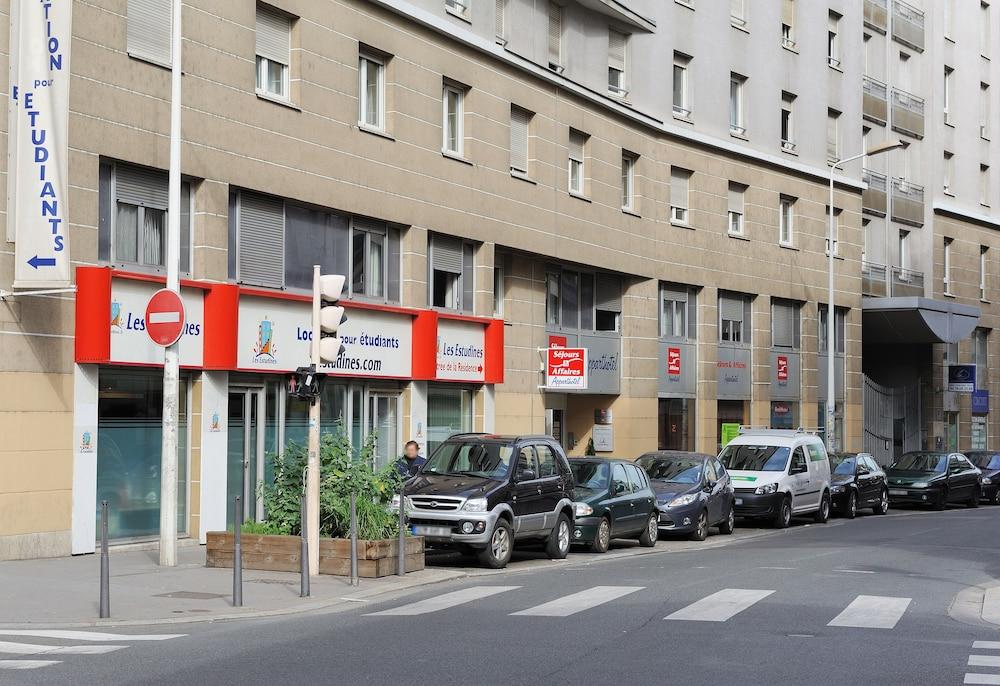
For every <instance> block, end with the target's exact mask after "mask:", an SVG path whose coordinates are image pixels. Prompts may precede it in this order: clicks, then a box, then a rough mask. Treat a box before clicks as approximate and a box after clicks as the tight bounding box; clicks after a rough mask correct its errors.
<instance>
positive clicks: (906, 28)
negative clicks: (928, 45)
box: [892, 0, 924, 52]
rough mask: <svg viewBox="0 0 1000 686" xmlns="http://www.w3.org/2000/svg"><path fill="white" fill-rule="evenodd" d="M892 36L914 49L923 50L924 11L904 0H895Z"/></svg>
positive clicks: (893, 4)
mask: <svg viewBox="0 0 1000 686" xmlns="http://www.w3.org/2000/svg"><path fill="white" fill-rule="evenodd" d="M892 37H893V38H894V39H896V40H897V41H899V42H900V43H902V44H904V45H908V46H910V47H911V48H913V49H914V50H919V51H920V52H923V51H924V13H923V12H921V11H920V10H918V9H917V8H916V7H914V6H913V5H910V4H907V3H905V2H903V0H893V3H892Z"/></svg>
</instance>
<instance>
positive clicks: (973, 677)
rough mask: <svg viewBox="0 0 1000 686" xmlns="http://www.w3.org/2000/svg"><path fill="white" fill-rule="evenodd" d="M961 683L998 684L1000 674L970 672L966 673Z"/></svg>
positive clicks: (991, 685)
mask: <svg viewBox="0 0 1000 686" xmlns="http://www.w3.org/2000/svg"><path fill="white" fill-rule="evenodd" d="M962 683H963V684H978V685H979V686H997V685H998V684H1000V674H970V673H966V675H965V681H963V682H962Z"/></svg>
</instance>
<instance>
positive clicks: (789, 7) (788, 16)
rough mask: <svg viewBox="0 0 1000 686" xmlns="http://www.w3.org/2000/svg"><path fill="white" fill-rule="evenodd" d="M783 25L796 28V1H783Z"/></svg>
mask: <svg viewBox="0 0 1000 686" xmlns="http://www.w3.org/2000/svg"><path fill="white" fill-rule="evenodd" d="M781 23H782V24H788V25H789V26H795V0H781Z"/></svg>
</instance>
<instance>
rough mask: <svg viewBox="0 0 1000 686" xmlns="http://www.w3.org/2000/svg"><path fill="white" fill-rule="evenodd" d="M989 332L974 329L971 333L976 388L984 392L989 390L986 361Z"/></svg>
mask: <svg viewBox="0 0 1000 686" xmlns="http://www.w3.org/2000/svg"><path fill="white" fill-rule="evenodd" d="M989 333H990V332H989V331H988V330H987V329H976V330H975V331H973V332H972V354H973V356H974V362H975V363H976V388H977V389H978V390H981V391H982V390H986V389H987V388H989V381H990V379H989V369H990V368H989V365H988V364H987V363H988V360H987V352H986V351H987V350H988V349H989V345H988V342H989Z"/></svg>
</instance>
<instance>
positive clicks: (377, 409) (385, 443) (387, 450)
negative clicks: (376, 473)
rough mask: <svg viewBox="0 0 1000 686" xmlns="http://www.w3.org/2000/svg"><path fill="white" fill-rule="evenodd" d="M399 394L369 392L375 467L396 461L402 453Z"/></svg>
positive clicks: (370, 432)
mask: <svg viewBox="0 0 1000 686" xmlns="http://www.w3.org/2000/svg"><path fill="white" fill-rule="evenodd" d="M398 409H399V394H398V393H386V392H379V391H370V392H369V393H368V425H367V426H366V427H365V429H366V433H367V434H368V435H371V436H374V437H375V469H381V468H382V467H384V466H385V465H387V464H389V463H390V462H394V461H395V460H396V458H398V457H399V456H400V454H401V452H400V451H401V450H402V446H401V445H400V442H399V411H398Z"/></svg>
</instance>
